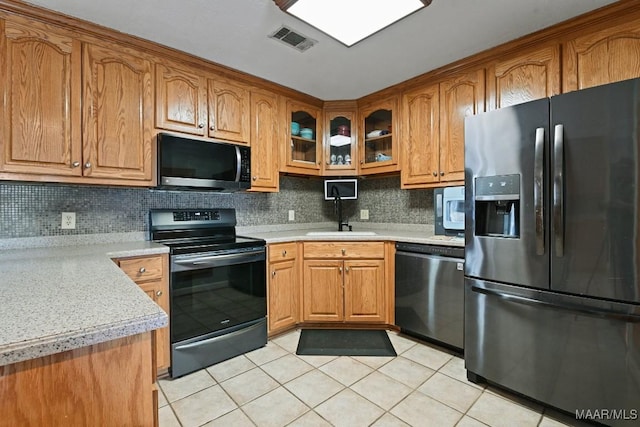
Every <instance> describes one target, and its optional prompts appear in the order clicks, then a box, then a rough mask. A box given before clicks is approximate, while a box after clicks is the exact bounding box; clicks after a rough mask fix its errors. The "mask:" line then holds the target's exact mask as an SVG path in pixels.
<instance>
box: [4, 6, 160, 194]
mask: <svg viewBox="0 0 640 427" xmlns="http://www.w3.org/2000/svg"><path fill="white" fill-rule="evenodd" d="M0 25H1V26H2V38H1V44H0V50H1V51H2V54H1V55H0V56H1V58H0V63H1V67H2V70H3V78H2V79H1V80H0V81H1V83H0V84H1V85H2V93H3V95H4V99H5V105H6V108H4V109H3V110H4V111H3V119H4V124H5V126H3V129H4V135H3V136H4V138H3V140H2V141H0V147H1V150H0V153H1V154H0V171H1V172H2V173H3V175H2V176H3V177H7V178H11V179H24V180H28V179H38V180H46V181H53V182H79V183H102V184H116V185H119V184H125V185H145V186H146V185H151V184H152V181H153V179H152V135H151V132H152V127H153V116H152V113H153V97H152V93H151V82H152V75H151V61H150V60H148V59H145V55H144V54H143V53H142V52H139V51H135V50H132V49H127V48H117V47H115V45H104V46H102V45H97V44H91V43H81V42H80V41H79V40H77V39H75V38H74V37H72V36H71V35H68V34H66V33H65V32H64V31H63V30H61V29H58V28H56V27H53V26H51V27H50V26H47V25H44V24H41V23H38V22H33V21H29V20H23V19H21V18H18V17H13V18H12V19H11V20H7V21H0ZM81 106H82V107H81Z"/></svg>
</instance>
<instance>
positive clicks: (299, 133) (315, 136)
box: [280, 99, 322, 175]
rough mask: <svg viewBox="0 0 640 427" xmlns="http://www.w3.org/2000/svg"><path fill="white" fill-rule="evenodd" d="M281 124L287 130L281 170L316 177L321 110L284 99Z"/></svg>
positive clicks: (319, 154) (320, 153)
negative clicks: (282, 123)
mask: <svg viewBox="0 0 640 427" xmlns="http://www.w3.org/2000/svg"><path fill="white" fill-rule="evenodd" d="M283 122H284V123H286V126H287V130H286V139H285V144H284V145H283V147H282V155H281V156H282V166H281V168H280V169H281V171H283V172H290V173H296V174H303V175H319V174H320V160H321V158H322V145H321V140H322V110H321V109H320V108H317V107H315V106H313V105H309V104H306V103H301V102H297V101H294V100H292V99H286V100H285V101H284V119H283ZM296 125H297V126H296ZM306 132H309V134H307V133H306Z"/></svg>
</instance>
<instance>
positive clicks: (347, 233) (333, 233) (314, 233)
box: [307, 231, 376, 236]
mask: <svg viewBox="0 0 640 427" xmlns="http://www.w3.org/2000/svg"><path fill="white" fill-rule="evenodd" d="M375 235H376V233H375V232H373V231H309V232H308V233H307V236H375Z"/></svg>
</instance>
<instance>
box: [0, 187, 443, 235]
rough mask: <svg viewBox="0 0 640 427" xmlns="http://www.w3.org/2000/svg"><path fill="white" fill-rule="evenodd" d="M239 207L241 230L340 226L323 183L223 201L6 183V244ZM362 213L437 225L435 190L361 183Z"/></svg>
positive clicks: (1, 213) (350, 207) (2, 224)
mask: <svg viewBox="0 0 640 427" xmlns="http://www.w3.org/2000/svg"><path fill="white" fill-rule="evenodd" d="M205 207H216V208H235V209H236V214H237V221H238V225H239V226H249V225H273V224H290V222H289V221H288V211H289V210H290V209H292V210H294V211H295V223H312V222H326V221H335V220H336V219H337V216H336V214H335V212H334V203H333V201H325V200H324V199H323V184H322V180H320V179H307V178H298V177H290V176H282V177H280V192H279V193H233V194H221V193H211V192H192V191H160V190H154V189H148V188H121V187H103V186H85V185H60V184H42V183H25V182H12V181H1V182H0V239H1V238H13V237H35V236H57V235H70V234H93V233H122V232H140V231H142V232H146V231H148V229H149V220H148V212H149V209H152V208H205ZM360 209H368V210H369V221H370V222H379V223H386V222H390V223H408V224H432V223H433V191H432V190H409V191H407V190H400V181H399V178H398V177H390V178H366V179H362V180H360V181H359V198H358V200H353V201H351V200H345V201H343V213H344V217H345V218H346V219H348V220H349V221H351V222H353V221H360V220H359V218H360ZM61 212H75V213H76V228H75V229H74V230H62V229H61V228H60V221H61Z"/></svg>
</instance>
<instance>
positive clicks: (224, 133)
mask: <svg viewBox="0 0 640 427" xmlns="http://www.w3.org/2000/svg"><path fill="white" fill-rule="evenodd" d="M207 87H208V91H207V93H208V99H209V136H210V137H211V138H220V139H226V140H228V141H234V142H242V143H247V144H248V143H249V138H250V131H251V130H250V129H251V126H250V120H249V114H250V92H249V88H247V87H246V86H244V85H241V84H240V83H234V82H231V81H228V80H224V79H220V78H209V79H208V84H207Z"/></svg>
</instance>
